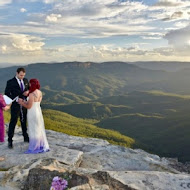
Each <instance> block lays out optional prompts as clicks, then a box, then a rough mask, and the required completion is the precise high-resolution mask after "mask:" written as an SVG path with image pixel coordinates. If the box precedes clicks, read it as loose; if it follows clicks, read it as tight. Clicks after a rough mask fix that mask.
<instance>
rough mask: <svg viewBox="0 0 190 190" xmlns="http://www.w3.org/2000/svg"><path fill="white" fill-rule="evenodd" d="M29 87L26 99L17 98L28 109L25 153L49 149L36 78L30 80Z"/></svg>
mask: <svg viewBox="0 0 190 190" xmlns="http://www.w3.org/2000/svg"><path fill="white" fill-rule="evenodd" d="M29 83H30V89H29V95H28V99H27V101H24V100H23V99H19V100H18V102H19V104H20V105H21V106H23V107H25V108H27V109H28V112H27V120H28V133H29V140H30V141H29V148H28V150H27V151H26V152H25V153H26V154H37V153H42V152H47V151H49V144H48V141H47V138H46V133H45V127H44V119H43V115H42V110H41V107H40V102H41V101H42V92H41V91H40V90H39V89H40V84H39V81H38V80H37V79H31V80H30V82H29Z"/></svg>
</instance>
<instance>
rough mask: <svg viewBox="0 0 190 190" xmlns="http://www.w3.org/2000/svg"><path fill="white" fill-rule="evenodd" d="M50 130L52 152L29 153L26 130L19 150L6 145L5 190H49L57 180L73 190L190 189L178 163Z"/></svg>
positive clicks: (0, 154)
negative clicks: (67, 182) (62, 181)
mask: <svg viewBox="0 0 190 190" xmlns="http://www.w3.org/2000/svg"><path fill="white" fill-rule="evenodd" d="M46 132H47V137H48V142H49V144H50V148H51V151H50V152H48V153H44V154H35V155H28V154H24V151H25V150H26V149H27V146H28V144H26V143H23V138H22V135H21V131H20V128H16V132H15V137H14V149H13V150H10V149H8V148H7V143H4V144H1V145H0V168H1V169H0V170H1V172H0V190H2V189H3V190H11V189H15V190H17V189H22V190H34V189H35V190H47V189H49V188H50V186H51V181H52V179H53V177H55V176H60V177H63V178H65V177H69V186H70V188H71V190H79V189H80V190H82V189H84V190H88V189H89V190H122V189H123V190H128V189H129V190H149V189H150V190H154V189H155V190H175V189H176V190H185V189H190V175H189V174H188V173H187V172H186V171H187V170H183V168H184V167H183V164H180V163H178V162H177V160H175V159H167V158H160V157H159V156H157V155H152V154H149V153H147V152H145V151H143V150H139V149H137V150H133V149H130V148H124V147H121V146H114V145H111V144H109V143H108V142H107V141H104V140H101V139H95V138H81V137H74V136H69V135H66V134H62V133H58V132H54V131H50V130H47V131H46ZM2 170H4V171H2ZM6 170H7V171H6Z"/></svg>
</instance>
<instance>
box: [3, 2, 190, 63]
mask: <svg viewBox="0 0 190 190" xmlns="http://www.w3.org/2000/svg"><path fill="white" fill-rule="evenodd" d="M113 60H115V61H116V60H117V61H126V62H129V61H151V60H155V61H190V1H189V0H0V66H5V64H6V65H7V66H8V65H12V64H29V63H35V62H64V61H93V62H103V61H113Z"/></svg>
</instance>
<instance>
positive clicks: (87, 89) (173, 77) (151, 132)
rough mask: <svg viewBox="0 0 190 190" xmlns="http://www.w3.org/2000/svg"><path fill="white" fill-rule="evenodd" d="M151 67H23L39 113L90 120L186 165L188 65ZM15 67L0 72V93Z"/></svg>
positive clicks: (108, 64) (189, 158) (110, 64)
mask: <svg viewBox="0 0 190 190" xmlns="http://www.w3.org/2000/svg"><path fill="white" fill-rule="evenodd" d="M154 64H157V63H153V62H152V63H150V62H149V63H147V64H145V63H143V64H142V65H140V62H138V63H133V64H132V63H130V64H129V63H124V62H104V63H92V62H85V63H81V62H64V63H51V64H45V63H37V64H31V65H27V66H26V67H25V68H26V71H27V73H26V76H27V78H29V79H30V78H38V79H39V80H40V84H41V89H42V91H43V95H44V96H43V102H42V108H43V109H51V110H57V111H61V112H65V113H68V114H71V115H72V116H75V117H79V118H83V119H94V120H96V122H94V123H93V125H95V126H97V127H100V128H105V129H111V130H115V131H118V132H120V133H121V134H122V135H126V136H128V137H131V138H132V139H134V140H135V141H136V142H138V146H139V147H141V148H144V149H146V150H147V151H149V152H152V153H156V154H159V155H161V156H169V157H177V158H179V160H180V161H190V151H189V149H188V145H189V144H190V141H189V139H190V138H189V134H190V133H189V132H190V131H189V126H190V119H189V111H190V101H189V100H190V96H189V94H190V84H189V81H190V68H189V65H188V63H174V65H173V66H174V67H175V66H176V65H177V66H176V68H171V67H172V66H171V65H172V63H171V62H168V63H167V62H163V63H162V62H161V63H160V62H159V63H158V65H154ZM144 65H145V66H144ZM162 65H165V66H164V68H165V69H161V66H162ZM142 67H143V68H142ZM146 67H147V68H146ZM16 68H17V67H8V68H1V69H0V72H1V75H0V79H1V80H0V91H1V92H2V93H3V91H4V88H5V85H6V81H7V80H8V79H10V78H12V77H13V76H14V74H15V72H16ZM157 68H158V69H159V70H156V69H157ZM168 68H171V69H168ZM50 116H51V115H49V116H48V117H50ZM56 120H58V121H59V120H61V118H56ZM63 127H64V126H63ZM72 130H74V129H72ZM71 133H72V132H71ZM77 135H82V134H77ZM92 136H93V135H92Z"/></svg>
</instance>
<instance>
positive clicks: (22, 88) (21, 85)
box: [20, 80, 24, 92]
mask: <svg viewBox="0 0 190 190" xmlns="http://www.w3.org/2000/svg"><path fill="white" fill-rule="evenodd" d="M20 88H21V90H22V92H23V91H24V87H23V84H22V81H21V80H20Z"/></svg>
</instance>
